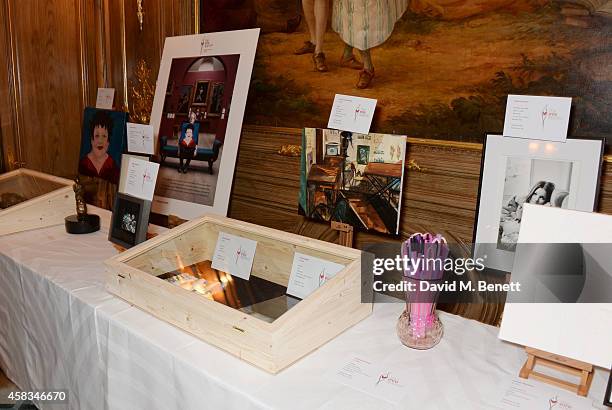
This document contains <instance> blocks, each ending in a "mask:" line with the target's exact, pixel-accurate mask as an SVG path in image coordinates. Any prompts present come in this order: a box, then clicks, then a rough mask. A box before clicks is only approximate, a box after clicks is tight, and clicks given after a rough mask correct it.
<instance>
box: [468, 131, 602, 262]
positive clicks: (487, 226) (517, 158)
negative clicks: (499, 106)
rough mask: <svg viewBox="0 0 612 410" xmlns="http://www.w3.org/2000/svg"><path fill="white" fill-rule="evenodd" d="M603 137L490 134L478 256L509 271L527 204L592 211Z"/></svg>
mask: <svg viewBox="0 0 612 410" xmlns="http://www.w3.org/2000/svg"><path fill="white" fill-rule="evenodd" d="M603 150H604V140H603V139H567V141H566V142H564V143H562V142H550V141H538V140H530V139H523V138H509V137H503V136H501V135H487V138H486V140H485V144H484V147H483V157H482V171H481V175H480V187H479V192H478V203H477V208H476V221H475V223H474V257H475V258H476V257H482V258H484V259H485V266H486V267H487V268H490V269H495V270H499V271H502V272H511V271H512V265H513V261H514V251H515V249H516V243H517V241H518V236H519V231H520V226H521V219H522V211H523V204H525V203H530V204H536V205H541V206H548V207H555V208H564V209H573V210H579V211H593V210H594V209H595V205H596V203H597V194H598V188H599V178H600V174H601V166H602V161H603Z"/></svg>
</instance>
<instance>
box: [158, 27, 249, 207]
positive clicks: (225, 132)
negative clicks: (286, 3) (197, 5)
mask: <svg viewBox="0 0 612 410" xmlns="http://www.w3.org/2000/svg"><path fill="white" fill-rule="evenodd" d="M258 38H259V29H252V30H238V31H231V32H221V33H206V34H196V35H191V36H181V37H168V38H166V42H165V45H164V51H163V55H162V59H161V64H160V69H159V75H158V79H157V88H156V89H155V97H154V100H153V110H152V113H151V125H152V126H153V131H154V136H155V141H156V144H155V155H154V156H153V158H152V159H153V161H155V162H158V163H159V164H160V168H159V174H158V177H157V185H156V190H155V197H154V199H153V203H152V211H153V212H155V213H159V214H162V215H169V214H173V215H176V216H178V217H179V218H182V219H193V218H196V217H198V216H200V215H202V214H203V213H215V214H218V215H226V213H227V208H228V204H229V196H230V191H231V188H232V181H233V177H234V166H235V164H236V156H237V153H238V143H239V140H240V133H241V130H242V120H243V116H244V110H245V105H246V99H247V94H248V90H249V84H250V80H251V71H252V69H253V61H254V60H255V50H256V48H257V41H258ZM172 82H174V84H177V85H178V86H175V87H174V88H173V89H172V91H171V93H170V94H167V93H166V91H167V90H168V84H169V83H172ZM189 92H191V94H189ZM164 106H165V107H166V114H164V108H163V107H164ZM168 107H177V108H176V112H174V113H173V112H171V111H168ZM209 109H212V110H214V115H210V116H209V115H208V114H210V112H209V111H208V110H209ZM189 112H191V114H190V116H189V118H185V117H183V116H182V114H187V113H189ZM179 114H181V115H179ZM187 124H188V125H189V127H187ZM198 130H199V132H198Z"/></svg>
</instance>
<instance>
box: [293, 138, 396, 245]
mask: <svg viewBox="0 0 612 410" xmlns="http://www.w3.org/2000/svg"><path fill="white" fill-rule="evenodd" d="M405 155H406V137H405V136H401V135H389V134H357V133H351V132H348V131H343V132H340V131H337V130H329V129H320V128H306V129H304V133H303V137H302V167H301V187H300V200H299V203H300V212H301V213H303V214H304V215H306V217H308V218H311V219H314V220H316V221H321V222H329V221H339V222H344V223H348V224H351V225H353V226H354V227H356V228H357V229H360V230H364V231H371V232H378V233H384V234H392V235H396V234H398V233H399V217H400V212H399V209H401V200H402V187H403V180H404V161H405V160H404V158H405Z"/></svg>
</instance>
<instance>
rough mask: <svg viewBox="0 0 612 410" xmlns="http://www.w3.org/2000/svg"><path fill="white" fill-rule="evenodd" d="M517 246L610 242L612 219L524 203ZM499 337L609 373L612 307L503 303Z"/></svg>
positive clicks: (605, 304)
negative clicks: (522, 244)
mask: <svg viewBox="0 0 612 410" xmlns="http://www.w3.org/2000/svg"><path fill="white" fill-rule="evenodd" d="M518 242H519V243H612V215H604V214H598V213H590V212H580V211H571V210H566V209H560V208H551V207H545V206H539V205H529V204H526V205H525V209H524V210H523V219H522V222H521V231H520V234H519V239H518ZM542 263H546V261H542ZM610 291H611V292H612V289H611V290H610ZM509 300H511V298H509ZM499 338H500V339H503V340H506V341H509V342H513V343H517V344H520V345H523V346H529V347H533V348H536V349H539V350H544V351H546V352H550V353H554V354H558V355H562V356H565V357H568V358H572V359H576V360H580V361H583V362H586V363H591V364H593V365H595V366H600V367H603V368H609V367H610V364H611V361H612V342H611V341H612V304H610V303H574V304H568V303H506V306H505V309H504V316H503V320H502V324H501V329H500V332H499Z"/></svg>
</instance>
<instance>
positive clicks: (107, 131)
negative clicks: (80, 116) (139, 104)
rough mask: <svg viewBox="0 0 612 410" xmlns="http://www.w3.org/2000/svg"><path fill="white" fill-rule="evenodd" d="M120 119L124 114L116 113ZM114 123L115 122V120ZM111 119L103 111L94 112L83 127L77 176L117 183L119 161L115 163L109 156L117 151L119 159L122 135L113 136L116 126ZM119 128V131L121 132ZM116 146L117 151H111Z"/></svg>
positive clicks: (123, 123)
mask: <svg viewBox="0 0 612 410" xmlns="http://www.w3.org/2000/svg"><path fill="white" fill-rule="evenodd" d="M88 110H91V109H90V108H88V109H86V111H85V116H84V117H85V119H87V117H90V116H91V115H87V114H88ZM113 114H114V113H113ZM117 114H120V115H121V116H122V117H124V116H125V113H117ZM115 121H116V120H115ZM115 121H114V120H113V118H112V117H111V113H110V112H107V111H105V110H95V113H93V118H92V119H91V121H90V122H89V124H87V122H86V121H85V124H84V126H83V134H84V135H83V140H82V142H81V159H80V161H79V174H82V175H87V176H91V177H98V178H102V179H105V180H107V181H109V182H111V183H113V184H117V183H119V174H120V165H119V161H116V160H115V159H114V158H113V155H111V151H118V155H119V158H120V155H121V152H122V148H123V141H122V140H123V139H124V133H123V132H119V134H121V135H113V133H114V130H116V129H117V125H118V124H115ZM119 122H122V127H123V128H125V121H121V120H119ZM123 128H121V127H119V130H123ZM114 138H115V139H119V140H120V141H114V140H113V139H114ZM111 145H112V146H113V147H116V146H118V147H119V150H113V149H111Z"/></svg>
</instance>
